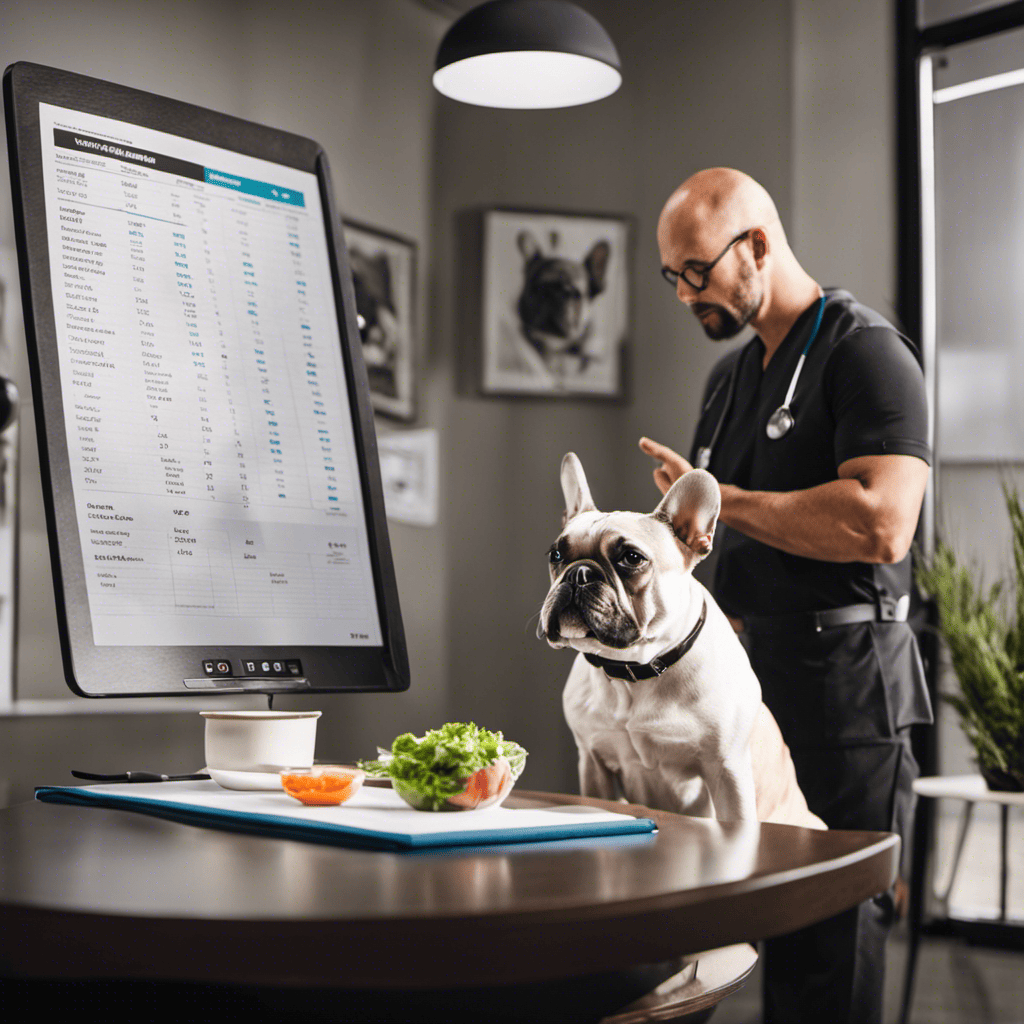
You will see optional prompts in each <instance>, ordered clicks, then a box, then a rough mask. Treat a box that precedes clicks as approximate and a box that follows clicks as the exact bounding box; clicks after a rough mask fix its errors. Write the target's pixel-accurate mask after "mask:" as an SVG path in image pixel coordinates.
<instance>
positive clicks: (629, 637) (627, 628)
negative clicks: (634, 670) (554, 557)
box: [537, 558, 640, 647]
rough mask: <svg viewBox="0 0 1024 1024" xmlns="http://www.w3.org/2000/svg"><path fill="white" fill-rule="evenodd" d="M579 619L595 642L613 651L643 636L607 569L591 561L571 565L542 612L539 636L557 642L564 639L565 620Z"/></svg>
mask: <svg viewBox="0 0 1024 1024" xmlns="http://www.w3.org/2000/svg"><path fill="white" fill-rule="evenodd" d="M563 614H568V615H570V616H572V615H575V617H576V618H577V619H578V620H579V622H580V624H581V625H582V626H583V627H584V628H586V629H587V630H588V631H589V633H590V634H592V635H593V636H594V638H595V639H596V640H598V641H600V642H601V643H603V644H606V645H607V646H609V647H628V646H630V645H631V644H633V643H635V642H636V640H637V639H638V637H639V635H640V631H639V629H638V628H637V625H636V623H635V622H634V621H633V620H632V618H631V617H630V616H628V615H627V614H625V613H624V612H623V610H622V608H621V607H620V606H619V603H618V600H617V599H616V594H615V589H614V587H612V586H611V585H610V584H609V582H608V577H607V576H606V575H605V571H604V569H602V568H601V566H600V565H599V564H598V563H597V562H595V561H593V560H592V559H590V558H581V559H579V560H578V561H576V562H573V563H571V564H570V565H569V566H568V567H567V568H566V569H565V570H564V571H563V572H562V575H561V576H560V577H559V578H558V582H557V583H556V584H555V585H554V586H553V587H552V588H551V591H550V592H549V594H548V596H547V600H546V601H545V602H544V607H543V608H542V609H541V615H540V622H539V623H538V626H537V636H538V637H540V638H541V639H547V640H548V641H551V642H555V641H557V640H562V639H566V638H564V637H563V636H562V632H561V626H562V616H563Z"/></svg>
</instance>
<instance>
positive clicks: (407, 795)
mask: <svg viewBox="0 0 1024 1024" xmlns="http://www.w3.org/2000/svg"><path fill="white" fill-rule="evenodd" d="M499 757H505V758H506V759H507V760H508V763H509V765H510V767H511V768H512V779H513V781H515V780H516V779H518V778H519V776H520V774H521V773H522V771H523V768H524V767H525V765H526V751H525V750H524V749H523V748H522V747H521V746H520V745H519V744H518V743H513V742H512V741H511V740H507V739H505V738H504V737H503V736H502V734H501V733H500V732H490V731H488V730H487V729H481V728H479V727H478V726H476V725H474V724H473V723H472V722H447V723H446V724H445V725H442V726H441V728H440V729H431V730H430V732H428V733H427V734H426V736H422V737H416V736H414V735H413V734H412V733H411V732H405V733H402V735H401V736H398V737H396V738H395V741H394V743H392V744H391V757H389V758H383V757H382V758H381V759H380V760H377V761H360V762H359V767H360V768H362V770H363V771H365V772H366V774H367V775H368V776H370V777H371V778H390V779H391V781H392V784H393V786H394V788H395V791H396V792H397V793H399V794H400V795H401V796H402V797H403V798H404V799H405V800H406V801H407V802H408V803H410V804H412V806H414V807H416V808H418V809H419V810H424V811H442V810H446V809H447V808H446V806H445V805H446V801H447V800H448V798H449V797H452V796H458V795H459V793H462V792H463V791H464V790H465V788H466V780H467V779H468V778H469V776H470V775H472V774H473V773H474V772H477V771H479V770H480V769H481V768H487V767H489V766H490V765H492V764H494V762H495V761H497V760H498V758H499Z"/></svg>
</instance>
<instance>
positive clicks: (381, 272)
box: [342, 220, 416, 420]
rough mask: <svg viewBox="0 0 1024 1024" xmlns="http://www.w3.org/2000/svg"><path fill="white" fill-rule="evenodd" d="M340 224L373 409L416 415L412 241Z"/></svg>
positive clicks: (403, 417)
mask: <svg viewBox="0 0 1024 1024" xmlns="http://www.w3.org/2000/svg"><path fill="white" fill-rule="evenodd" d="M342 226H343V228H344V233H345V244H346V246H347V247H348V258H349V263H350V264H351V267H352V282H353V285H354V286H355V293H356V317H357V319H358V322H359V335H360V337H361V338H362V341H363V357H364V359H365V360H366V373H367V376H368V377H369V379H370V400H371V402H372V403H373V408H374V411H375V412H379V413H382V414H383V415H385V416H390V417H393V418H394V419H399V420H412V419H415V417H416V380H415V366H416V364H415V344H414V336H415V330H414V319H413V316H414V300H415V295H416V243H415V242H411V241H409V240H408V239H406V238H401V237H399V236H398V235H393V234H390V233H388V232H386V231H380V230H379V229H377V228H372V227H369V226H368V225H366V224H359V223H357V222H355V221H349V220H346V221H343V224H342Z"/></svg>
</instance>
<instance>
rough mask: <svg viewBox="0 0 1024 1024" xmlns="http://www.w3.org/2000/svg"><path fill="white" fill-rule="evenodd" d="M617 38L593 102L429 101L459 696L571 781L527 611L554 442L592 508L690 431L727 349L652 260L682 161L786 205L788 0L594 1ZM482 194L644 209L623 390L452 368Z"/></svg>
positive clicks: (566, 659) (648, 487)
mask: <svg viewBox="0 0 1024 1024" xmlns="http://www.w3.org/2000/svg"><path fill="white" fill-rule="evenodd" d="M582 6H584V7H586V8H587V9H588V10H590V11H591V12H592V13H594V14H595V15H596V16H597V17H598V18H599V19H600V20H601V22H602V24H604V26H605V27H606V28H607V29H608V31H609V33H610V34H611V35H612V37H613V38H614V40H615V42H616V45H617V47H618V49H619V53H620V56H621V58H622V65H623V73H624V79H625V80H624V83H623V86H622V88H621V89H620V90H619V91H618V92H617V93H616V94H615V95H614V96H612V97H610V98H609V99H607V100H604V101H602V102H600V103H597V104H593V105H590V106H585V107H579V108H575V109H568V110H558V111H539V112H521V111H493V110H484V109H479V108H473V107H467V106H464V105H460V104H456V103H453V102H450V101H447V100H442V101H440V102H439V105H438V116H437V141H436V145H437V163H436V192H435V205H434V210H435V220H434V233H435V237H436V240H437V249H436V256H437V262H436V289H435V291H434V293H433V309H434V313H435V315H436V327H435V338H436V341H437V344H438V346H439V349H440V350H441V351H442V352H443V353H444V356H443V358H444V361H445V362H446V364H447V365H448V366H449V372H450V374H451V377H452V381H453V384H454V386H455V394H454V395H453V398H452V401H451V403H450V404H449V405H448V406H447V408H446V411H445V416H446V420H445V445H444V450H445V452H446V456H447V465H446V474H445V481H446V505H445V507H446V510H447V520H446V535H447V550H448V555H449V565H450V573H451V578H450V584H449V587H450V590H449V593H450V610H451V614H450V618H449V622H448V640H449V650H450V656H451V669H452V673H451V682H450V685H451V687H452V702H451V706H452V708H453V709H458V710H459V713H461V714H468V715H470V716H471V717H474V718H476V720H478V721H480V722H482V723H484V722H486V723H493V725H492V727H498V726H500V727H501V728H502V729H503V730H504V731H505V732H506V734H507V735H509V736H510V737H511V738H513V739H516V740H518V741H519V742H521V743H523V744H524V745H525V746H526V747H527V749H529V750H530V751H531V752H532V753H531V757H530V760H529V761H528V762H527V774H526V775H525V776H524V783H526V784H529V785H530V786H533V787H558V788H563V789H575V787H576V785H577V782H576V769H575V750H574V747H573V743H572V737H571V735H570V734H569V731H568V729H567V727H566V726H565V723H564V720H563V718H562V712H561V688H562V685H563V683H564V681H565V676H566V674H567V672H568V669H569V665H570V664H571V661H572V654H571V652H565V651H557V652H556V651H552V650H551V649H550V648H548V646H547V645H546V644H545V643H543V642H541V641H539V640H537V639H536V637H535V635H534V632H533V627H534V625H535V622H536V612H537V610H538V608H539V606H540V603H541V601H542V599H543V597H544V594H545V592H546V589H547V569H546V559H545V553H546V550H547V548H548V546H549V545H550V544H551V541H552V540H553V539H554V538H555V536H556V535H557V533H558V530H559V528H560V524H561V512H562V508H563V503H562V497H561V491H560V487H559V483H558V470H559V464H560V462H561V458H562V456H563V454H564V453H565V452H566V451H569V450H574V451H576V452H577V454H578V455H579V456H580V458H581V460H582V462H583V465H584V468H585V469H586V471H587V474H588V478H589V481H590V484H591V489H592V491H593V494H594V498H595V501H596V502H597V504H598V506H600V507H602V508H609V509H612V508H628V509H641V510H646V509H651V508H653V507H654V505H655V504H656V503H657V499H658V497H659V495H658V492H657V490H656V489H655V487H654V485H653V483H652V481H651V477H650V462H649V460H648V459H647V458H646V457H644V456H642V454H641V453H640V452H639V450H638V449H637V448H636V440H637V438H638V437H639V436H640V434H642V433H648V434H651V435H652V436H655V437H660V438H662V439H663V440H665V441H666V442H667V443H676V444H679V445H681V446H683V447H688V445H689V441H690V435H691V432H692V430H693V424H694V421H695V413H696V407H697V403H698V396H699V392H700V390H701V389H702V387H703V383H704V379H705V377H706V374H707V371H708V369H709V368H710V366H711V364H712V363H713V361H714V360H715V359H716V358H717V356H718V355H719V351H718V350H717V349H715V347H714V346H712V345H711V344H710V343H709V342H708V341H707V340H706V339H705V338H704V335H703V334H702V332H701V331H700V330H699V328H698V327H697V325H696V324H695V322H694V320H693V318H692V317H691V316H690V315H689V314H686V312H685V311H684V310H683V309H682V307H681V306H680V305H679V303H678V302H677V301H676V299H675V297H674V295H673V293H672V290H671V289H670V288H669V287H668V286H667V285H666V284H665V283H664V281H663V280H662V278H661V276H660V274H659V266H660V264H659V260H658V254H657V249H656V246H655V244H654V229H655V224H656V221H657V217H658V213H659V212H660V209H661V206H662V204H663V202H664V201H665V199H666V198H667V197H668V195H669V193H670V192H671V191H672V190H673V189H674V188H675V187H676V185H678V184H679V183H680V182H681V181H682V180H683V179H684V178H685V177H686V176H687V175H688V174H690V173H691V172H693V171H695V170H697V169H699V168H701V167H704V166H709V165H715V164H730V165H734V166H737V167H742V168H744V169H746V170H748V171H749V172H750V173H751V174H753V175H755V176H756V177H758V178H759V179H760V180H761V181H762V182H763V183H764V184H765V186H766V187H767V188H768V189H769V190H770V191H771V192H772V193H773V194H774V196H775V198H776V200H777V202H778V203H779V206H780V208H781V210H782V214H783V218H784V219H786V217H787V216H788V212H789V206H790V180H791V172H790V150H789V142H788V140H789V135H790V128H791V95H790V75H789V51H790V45H791V33H790V4H789V2H788V0H777V2H767V3H759V4H749V3H744V2H741V0H720V2H718V3H715V4H702V5H698V6H694V5H691V4H687V3H681V2H680V3H668V2H657V3H656V2H648V0H644V2H641V3H629V4H623V3H619V2H616V0H589V2H584V3H583V4H582ZM483 206H511V207H526V208H533V209H559V210H569V211H586V212H599V213H607V214H626V215H629V216H631V217H632V218H633V220H634V223H635V228H636V231H635V240H634V257H633V261H632V270H633V289H634V291H633V302H632V306H633V327H632V332H631V339H630V341H631V348H630V353H629V355H630V361H631V368H630V377H631V381H630V384H629V393H630V400H629V401H626V402H621V403H609V402H597V401H589V402H588V401H567V402H564V401H558V400H541V399H534V400H531V399H503V398H493V397H480V396H479V395H478V394H476V393H474V391H473V390H472V388H471V387H470V386H463V385H467V384H468V382H465V381H462V380H461V379H460V378H461V374H460V372H459V371H460V367H462V366H465V365H468V364H469V363H470V362H471V357H472V354H473V349H474V347H475V346H478V345H479V336H478V329H477V324H476V322H475V320H474V318H473V317H472V316H471V315H466V313H465V311H466V310H467V309H469V308H471V307H472V304H473V301H474V297H475V287H476V283H475V280H474V266H475V264H476V261H477V260H478V258H479V251H478V247H477V246H476V245H474V244H473V241H472V239H471V238H470V237H463V236H464V235H466V236H468V235H470V234H471V232H469V231H465V232H464V231H462V230H458V229H457V224H458V223H459V222H461V221H462V220H466V219H469V218H468V213H467V212H468V211H469V212H471V211H473V210H475V209H478V208H479V207H483Z"/></svg>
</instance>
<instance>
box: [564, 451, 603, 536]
mask: <svg viewBox="0 0 1024 1024" xmlns="http://www.w3.org/2000/svg"><path fill="white" fill-rule="evenodd" d="M562 495H563V496H564V498H565V512H563V513H562V525H563V526H565V524H566V523H567V522H569V520H570V519H575V518H576V516H578V515H579V514H580V513H581V512H596V511H597V506H596V505H595V504H594V499H593V498H592V497H591V496H590V487H589V486H588V484H587V478H586V476H585V475H584V473H583V464H582V463H581V462H580V460H579V457H578V456H577V455H576V453H575V452H568V453H567V454H566V455H565V457H564V458H563V459H562Z"/></svg>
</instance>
